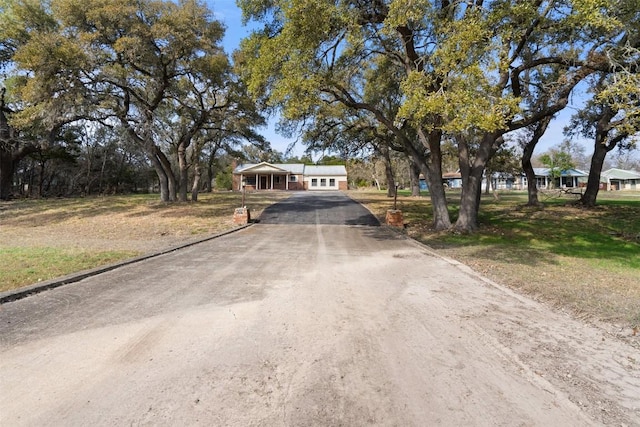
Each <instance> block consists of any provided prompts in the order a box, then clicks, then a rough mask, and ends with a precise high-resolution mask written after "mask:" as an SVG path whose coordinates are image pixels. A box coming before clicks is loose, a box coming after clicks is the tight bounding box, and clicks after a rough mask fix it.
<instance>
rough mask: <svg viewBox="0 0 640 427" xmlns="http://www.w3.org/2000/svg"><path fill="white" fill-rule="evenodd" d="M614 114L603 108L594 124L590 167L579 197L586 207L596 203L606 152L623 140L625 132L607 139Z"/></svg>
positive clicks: (593, 205)
mask: <svg viewBox="0 0 640 427" xmlns="http://www.w3.org/2000/svg"><path fill="white" fill-rule="evenodd" d="M614 116H615V112H614V111H613V110H611V109H607V110H605V111H604V112H603V113H602V115H601V116H600V118H599V119H598V122H597V124H596V136H595V138H594V149H593V156H591V168H590V169H589V178H588V180H587V188H586V190H585V192H584V194H583V195H582V197H581V198H580V201H579V203H580V204H582V205H583V206H586V207H588V208H593V207H595V205H596V198H597V197H598V191H599V190H600V174H601V173H602V165H603V164H604V159H605V157H606V156H607V153H608V152H609V151H611V150H613V149H614V148H615V147H616V145H618V142H620V141H621V140H623V139H624V138H625V137H626V136H627V134H625V133H620V134H618V135H617V136H616V137H614V138H613V139H611V140H607V137H608V136H609V132H610V130H611V127H610V123H611V119H613V117H614Z"/></svg>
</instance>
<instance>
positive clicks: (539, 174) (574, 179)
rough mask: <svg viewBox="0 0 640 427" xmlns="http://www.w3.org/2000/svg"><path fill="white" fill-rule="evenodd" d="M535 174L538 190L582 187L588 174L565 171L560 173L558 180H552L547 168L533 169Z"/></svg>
mask: <svg viewBox="0 0 640 427" xmlns="http://www.w3.org/2000/svg"><path fill="white" fill-rule="evenodd" d="M533 171H534V172H535V174H536V184H537V186H538V188H550V187H552V185H551V184H552V183H553V187H555V188H569V187H583V186H585V185H586V182H587V178H588V177H589V174H588V173H586V172H583V171H581V170H578V169H567V170H564V171H562V172H561V173H560V177H559V178H554V177H553V175H552V173H551V169H549V168H533Z"/></svg>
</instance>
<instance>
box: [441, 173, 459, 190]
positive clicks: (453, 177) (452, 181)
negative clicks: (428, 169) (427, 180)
mask: <svg viewBox="0 0 640 427" xmlns="http://www.w3.org/2000/svg"><path fill="white" fill-rule="evenodd" d="M442 183H443V184H444V185H445V186H446V187H447V188H462V174H461V173H460V172H445V173H443V174H442Z"/></svg>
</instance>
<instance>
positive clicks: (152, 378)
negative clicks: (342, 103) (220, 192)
mask: <svg viewBox="0 0 640 427" xmlns="http://www.w3.org/2000/svg"><path fill="white" fill-rule="evenodd" d="M367 216H368V214H367V213H366V211H363V210H362V208H361V207H359V206H358V205H357V204H354V202H352V201H350V200H349V199H348V198H347V197H346V196H343V195H341V194H339V193H332V194H329V193H327V194H312V193H305V194H295V195H294V196H293V197H292V198H291V199H288V200H286V201H284V202H283V203H282V204H279V205H278V206H276V207H275V208H273V209H270V210H268V211H267V212H265V215H264V218H263V220H262V221H261V222H260V223H259V224H256V225H253V226H251V227H248V228H245V229H243V230H240V231H238V232H236V233H232V234H229V235H226V236H223V237H220V238H217V239H214V240H211V241H208V242H205V243H201V244H198V245H195V246H191V247H188V248H185V249H182V250H179V251H176V252H173V253H169V254H165V255H161V256H158V257H155V258H151V259H148V260H145V261H142V262H138V263H135V264H132V265H127V266H123V267H122V268H119V269H116V270H112V271H109V272H106V273H102V274H99V275H96V276H94V277H90V278H87V279H84V280H82V281H80V282H77V283H73V284H69V285H65V286H62V287H59V288H56V289H53V290H49V291H45V292H42V293H40V294H37V295H33V296H30V297H28V298H24V299H21V300H17V301H12V302H8V303H5V304H3V305H2V306H0V337H1V342H0V425H2V426H21V425H29V426H42V425H53V426H57V425H61V426H62V425H63V426H87V425H98V426H102V425H114V426H115V425H117V426H120V425H154V426H155V425H166V426H175V425H203V426H211V425H220V426H280V425H282V426H315V425H318V426H327V425H334V426H337V425H345V426H352V425H353V426H358V425H389V426H392V425H393V426H396V425H397V426H411V425H414V426H424V425H450V426H459V425H486V426H495V425H504V426H512V425H526V426H532V425H563V426H572V425H575V426H583V425H597V424H600V423H612V422H615V423H617V425H620V424H626V425H635V424H634V421H637V419H636V418H635V417H636V416H637V415H638V414H639V413H640V412H634V411H636V409H634V407H633V405H634V404H635V403H634V402H636V401H637V399H635V400H634V396H635V397H636V398H637V395H638V394H637V392H638V391H639V390H640V375H638V371H637V369H636V370H635V371H633V370H632V371H630V370H629V369H630V368H628V367H627V366H626V365H624V366H622V365H619V364H618V361H620V363H622V361H623V360H624V357H623V354H624V353H625V352H627V351H630V350H629V348H627V347H625V346H624V344H623V343H617V342H613V341H611V340H608V341H607V346H606V347H601V346H600V344H601V340H600V335H599V333H600V332H599V331H598V330H595V329H590V328H588V327H585V326H584V325H582V324H580V323H577V322H574V321H572V320H571V319H569V318H567V317H566V316H564V315H562V314H558V313H555V312H553V311H551V310H550V309H548V308H546V307H544V306H541V305H540V304H538V303H536V302H534V301H531V300H529V299H526V298H523V297H521V296H518V295H516V294H514V293H512V292H510V291H508V290H506V289H503V288H501V287H500V286H498V285H495V284H491V283H489V282H487V281H485V280H483V279H482V278H480V277H478V276H477V275H475V274H473V273H472V272H471V271H470V270H468V269H467V268H465V267H464V266H461V265H459V264H457V263H455V262H452V261H449V260H446V259H442V258H440V257H438V256H436V255H435V254H434V253H433V252H431V251H430V250H429V249H428V248H425V247H423V246H421V245H418V244H416V243H414V242H412V241H410V240H408V239H406V238H405V237H403V236H402V235H401V234H399V233H397V232H394V231H392V230H389V229H388V228H387V227H380V226H369V225H365V226H363V225H354V224H361V223H374V222H373V221H371V218H370V217H369V218H367ZM287 218H288V220H287V221H291V222H294V223H289V224H285V223H284V222H286V221H285V220H286V219H287ZM296 221H302V222H300V223H298V222H296ZM325 221H326V222H328V223H325ZM274 222H278V223H274ZM345 224H346V225H345ZM350 224H351V225H350ZM523 325H526V326H523ZM554 346H555V347H554ZM556 347H557V348H558V349H559V350H558V351H556V352H555V353H553V357H549V355H548V354H542V355H541V356H540V357H537V356H536V355H537V354H538V353H539V352H540V351H541V349H542V348H545V349H546V348H556ZM576 358H577V359H578V360H577V361H576V360H575V359H576ZM574 362H575V363H574ZM614 362H615V363H614ZM596 363H597V366H596ZM607 363H609V364H610V366H607V365H606V364H607ZM574 365H575V366H574ZM558 367H560V368H562V369H565V368H566V369H570V372H571V375H572V377H571V381H569V380H568V379H567V378H566V376H565V375H564V372H565V371H564V370H563V371H558ZM596 368H599V369H596ZM605 368H606V369H605ZM558 372H562V375H560V374H558V375H556V373H558ZM607 372H609V373H610V372H616V373H619V374H620V375H618V377H616V378H613V377H612V376H611V375H609V376H607V375H605V374H606V373H607ZM584 402H587V403H588V405H585V404H584ZM596 402H598V403H597V404H596ZM598 405H600V406H598ZM603 405H605V408H604V410H603V408H601V406H603Z"/></svg>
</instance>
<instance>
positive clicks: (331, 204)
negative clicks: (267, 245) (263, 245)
mask: <svg viewBox="0 0 640 427" xmlns="http://www.w3.org/2000/svg"><path fill="white" fill-rule="evenodd" d="M260 222H261V223H263V224H327V225H369V226H378V225H380V223H379V222H378V220H377V219H376V217H375V216H373V215H372V214H371V212H369V211H368V210H367V209H366V208H365V207H364V206H362V205H361V204H360V203H358V202H356V201H354V200H352V199H350V198H349V197H347V196H346V195H345V194H344V193H341V192H339V191H304V192H297V193H294V194H293V195H292V196H291V197H289V198H288V199H286V200H283V201H281V202H278V203H276V204H274V205H271V206H270V207H268V208H267V209H265V210H264V212H263V213H262V215H261V216H260Z"/></svg>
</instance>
